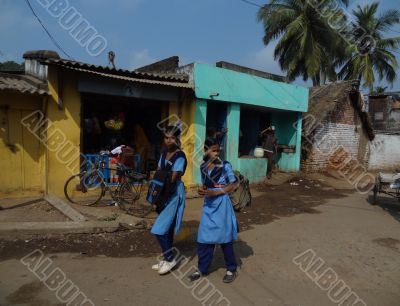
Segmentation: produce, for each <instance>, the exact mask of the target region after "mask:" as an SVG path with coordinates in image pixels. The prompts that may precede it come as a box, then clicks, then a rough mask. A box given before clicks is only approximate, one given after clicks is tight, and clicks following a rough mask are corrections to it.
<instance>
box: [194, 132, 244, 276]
mask: <svg viewBox="0 0 400 306" xmlns="http://www.w3.org/2000/svg"><path fill="white" fill-rule="evenodd" d="M204 150H205V157H204V163H203V164H202V165H201V166H200V170H201V174H202V183H203V186H202V187H201V188H200V189H199V194H200V195H202V196H204V197H205V198H204V206H203V212H202V216H201V220H200V226H199V230H198V235H197V243H198V247H197V255H198V260H199V261H198V271H196V272H194V273H193V274H192V275H190V276H189V279H190V280H191V281H195V280H197V279H199V278H200V277H201V276H202V275H206V274H208V269H209V267H210V265H211V262H212V259H213V254H214V249H215V245H216V244H220V245H221V248H222V251H223V253H224V259H225V264H226V269H227V271H226V274H225V276H224V279H223V281H224V282H225V283H231V282H233V281H234V279H235V278H236V268H237V264H236V259H235V254H234V251H233V241H234V240H237V237H238V226H237V221H236V216H235V212H234V210H233V206H232V203H231V201H230V198H229V194H228V193H229V192H231V191H232V190H234V189H235V188H236V187H237V183H236V182H237V179H236V177H235V175H234V173H233V170H232V166H231V164H230V163H229V162H225V161H221V160H220V159H219V154H220V144H219V142H218V140H217V139H215V138H208V139H206V142H205V144H204Z"/></svg>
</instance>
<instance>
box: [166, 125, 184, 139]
mask: <svg viewBox="0 0 400 306" xmlns="http://www.w3.org/2000/svg"><path fill="white" fill-rule="evenodd" d="M164 134H172V135H174V136H175V137H176V138H179V137H180V136H181V129H180V128H179V127H178V126H176V125H168V126H167V127H166V128H165V130H164Z"/></svg>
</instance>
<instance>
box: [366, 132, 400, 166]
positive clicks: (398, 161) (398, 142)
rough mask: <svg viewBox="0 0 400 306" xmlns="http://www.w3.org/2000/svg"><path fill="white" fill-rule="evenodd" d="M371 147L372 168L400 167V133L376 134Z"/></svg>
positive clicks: (370, 160) (370, 159)
mask: <svg viewBox="0 0 400 306" xmlns="http://www.w3.org/2000/svg"><path fill="white" fill-rule="evenodd" d="M370 147H371V154H370V158H369V169H370V170H389V171H395V170H398V169H400V134H376V135H375V139H374V141H372V142H371V144H370Z"/></svg>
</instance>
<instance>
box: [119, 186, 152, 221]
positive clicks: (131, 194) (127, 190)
mask: <svg viewBox="0 0 400 306" xmlns="http://www.w3.org/2000/svg"><path fill="white" fill-rule="evenodd" d="M143 189H144V184H143V183H136V184H129V183H128V182H123V183H122V185H121V187H120V189H119V193H118V198H117V200H118V205H119V207H120V208H121V209H122V210H124V211H126V213H128V214H130V215H133V216H136V217H140V218H142V217H144V216H146V215H147V214H148V213H150V211H151V205H150V203H148V202H147V201H146V200H145V199H141V197H140V195H141V193H142V191H143Z"/></svg>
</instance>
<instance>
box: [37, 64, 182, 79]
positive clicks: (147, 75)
mask: <svg viewBox="0 0 400 306" xmlns="http://www.w3.org/2000/svg"><path fill="white" fill-rule="evenodd" d="M42 63H44V64H47V65H58V66H64V67H69V68H79V69H85V70H90V71H92V72H101V73H107V74H112V75H119V76H127V77H132V78H137V79H148V80H160V81H172V82H179V83H187V82H188V79H189V78H188V76H187V75H185V74H177V73H149V72H139V71H135V70H133V71H132V70H125V69H114V68H110V67H106V66H99V65H92V64H88V63H82V62H77V61H71V60H66V59H48V60H45V61H43V62H42Z"/></svg>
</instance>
